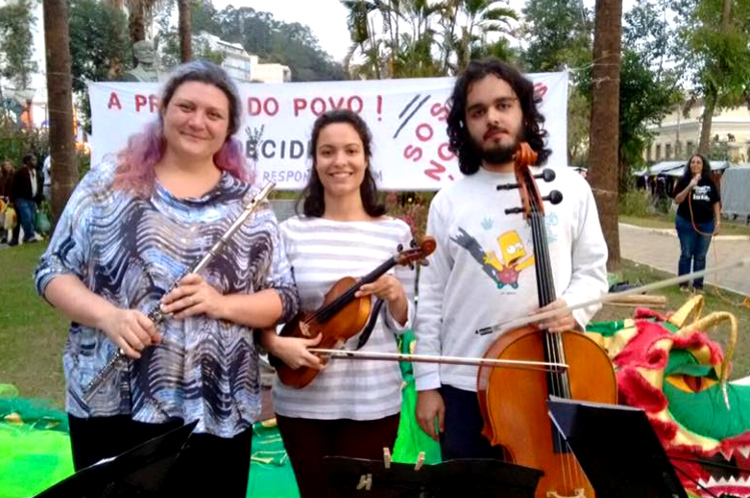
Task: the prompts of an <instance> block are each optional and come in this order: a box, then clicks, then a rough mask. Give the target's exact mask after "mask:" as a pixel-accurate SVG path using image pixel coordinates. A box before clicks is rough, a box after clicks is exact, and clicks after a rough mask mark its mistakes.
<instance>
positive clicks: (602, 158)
mask: <svg viewBox="0 0 750 498" xmlns="http://www.w3.org/2000/svg"><path fill="white" fill-rule="evenodd" d="M621 31H622V0H596V21H595V25H594V61H595V62H594V67H593V81H594V84H593V99H592V105H591V130H590V137H591V138H590V143H591V145H590V147H591V149H590V155H589V157H590V160H589V172H590V175H589V180H590V182H591V188H592V189H593V191H594V198H595V199H596V206H597V209H598V210H599V219H600V221H601V225H602V231H603V232H604V238H605V240H606V241H607V249H608V250H609V259H608V261H607V268H608V269H609V270H615V269H617V268H618V267H619V265H620V233H619V230H618V226H617V215H618V205H617V200H618V180H619V171H618V170H619V139H618V137H619V136H620V43H621V42H620V36H621Z"/></svg>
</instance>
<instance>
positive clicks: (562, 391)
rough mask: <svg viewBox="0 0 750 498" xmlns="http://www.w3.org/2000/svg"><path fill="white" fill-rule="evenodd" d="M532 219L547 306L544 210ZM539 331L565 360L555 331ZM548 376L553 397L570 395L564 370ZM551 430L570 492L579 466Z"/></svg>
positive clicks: (549, 280)
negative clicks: (550, 377)
mask: <svg viewBox="0 0 750 498" xmlns="http://www.w3.org/2000/svg"><path fill="white" fill-rule="evenodd" d="M532 219H533V220H534V224H533V225H532V236H533V237H534V242H535V243H537V245H536V246H535V247H539V248H541V249H542V250H541V251H539V253H538V254H537V251H535V257H538V258H539V266H538V267H537V273H538V274H541V279H540V280H541V288H540V294H541V296H542V299H543V302H542V303H540V304H544V305H547V304H550V303H552V302H553V301H555V299H556V293H555V288H554V278H553V276H552V267H551V264H550V263H551V261H550V255H549V251H548V250H547V249H548V244H547V232H546V224H545V222H544V215H543V213H539V212H537V213H535V215H534V216H533V217H532ZM539 270H541V271H539ZM542 333H543V334H544V335H545V339H546V342H547V351H548V352H549V354H550V355H551V357H552V359H553V361H555V362H557V361H559V360H561V359H564V357H565V350H564V346H563V342H562V335H561V334H557V333H550V332H549V331H547V330H544V331H543V332H542ZM548 361H549V360H548ZM550 375H551V376H552V378H553V379H554V381H553V382H552V383H551V386H550V388H551V389H552V390H553V391H555V392H554V394H555V395H556V396H560V397H564V398H570V397H571V393H570V384H569V378H568V375H567V372H562V373H552V374H550ZM550 430H552V431H554V433H555V436H554V438H555V443H556V448H557V450H558V451H560V452H561V453H562V455H561V462H560V466H561V471H562V477H563V485H564V486H565V487H566V488H568V489H567V490H565V492H566V493H567V492H569V491H572V490H573V488H574V487H576V485H577V484H578V482H579V480H578V478H579V477H580V467H579V466H578V465H576V462H575V461H574V458H573V455H572V454H571V453H570V448H569V447H568V445H567V441H565V439H564V437H563V435H562V434H561V433H560V431H558V430H557V428H556V427H555V426H553V425H552V424H550Z"/></svg>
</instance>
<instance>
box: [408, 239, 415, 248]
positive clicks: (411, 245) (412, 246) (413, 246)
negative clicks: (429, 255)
mask: <svg viewBox="0 0 750 498" xmlns="http://www.w3.org/2000/svg"><path fill="white" fill-rule="evenodd" d="M409 246H410V247H411V248H412V249H414V248H415V247H417V241H416V240H414V239H411V242H410V243H409Z"/></svg>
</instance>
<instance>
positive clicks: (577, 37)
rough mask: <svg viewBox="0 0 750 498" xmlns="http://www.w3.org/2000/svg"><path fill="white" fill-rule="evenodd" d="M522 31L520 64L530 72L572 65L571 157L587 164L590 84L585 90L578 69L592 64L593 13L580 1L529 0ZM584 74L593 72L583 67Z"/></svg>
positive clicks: (569, 134)
mask: <svg viewBox="0 0 750 498" xmlns="http://www.w3.org/2000/svg"><path fill="white" fill-rule="evenodd" d="M523 15H524V19H525V21H524V23H523V25H522V28H521V33H522V35H523V38H524V40H525V41H526V43H527V47H526V50H525V51H524V52H523V54H522V56H521V64H522V65H523V67H524V69H525V70H526V71H528V72H546V71H562V70H563V69H565V68H566V67H567V68H572V69H574V71H573V72H571V73H570V74H571V80H572V81H571V83H572V84H571V87H570V92H569V97H568V160H569V161H571V163H574V164H586V163H587V155H588V143H589V125H590V120H591V96H590V94H589V93H588V92H590V87H588V88H587V89H585V91H584V90H582V87H581V84H580V83H581V81H580V77H579V76H578V75H579V74H581V73H580V72H579V71H576V70H575V69H577V68H587V67H589V66H590V63H591V30H592V27H593V24H592V21H591V19H590V13H589V12H588V11H587V10H586V8H585V7H584V6H583V2H582V1H581V0H529V1H528V2H527V3H526V7H524V9H523ZM583 74H584V75H590V71H589V72H586V71H585V70H583Z"/></svg>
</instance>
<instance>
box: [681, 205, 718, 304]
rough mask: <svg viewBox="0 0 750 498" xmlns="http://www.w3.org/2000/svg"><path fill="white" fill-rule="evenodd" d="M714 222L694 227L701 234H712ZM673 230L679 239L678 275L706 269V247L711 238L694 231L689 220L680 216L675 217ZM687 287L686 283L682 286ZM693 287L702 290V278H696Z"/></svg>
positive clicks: (698, 224)
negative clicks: (675, 229)
mask: <svg viewBox="0 0 750 498" xmlns="http://www.w3.org/2000/svg"><path fill="white" fill-rule="evenodd" d="M714 226H715V225H714V221H713V220H712V221H707V222H705V223H696V224H695V227H696V228H698V230H700V231H701V232H703V233H708V234H710V233H713V231H714ZM675 228H677V235H678V236H679V238H680V262H679V263H678V268H677V270H678V273H679V275H687V274H688V273H690V272H691V271H701V270H705V269H706V254H707V253H708V246H709V245H710V244H711V237H707V236H705V235H702V234H700V233H698V232H696V231H695V228H693V224H692V223H691V222H690V220H689V219H685V218H683V217H682V216H680V215H677V216H676V217H675ZM682 285H684V286H687V283H685V284H682ZM693 287H695V288H696V289H702V288H703V278H696V279H695V280H694V281H693Z"/></svg>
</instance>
